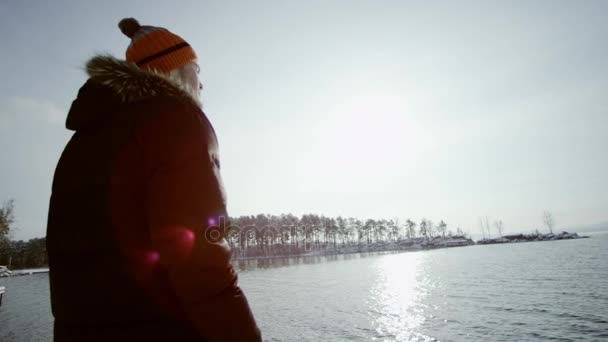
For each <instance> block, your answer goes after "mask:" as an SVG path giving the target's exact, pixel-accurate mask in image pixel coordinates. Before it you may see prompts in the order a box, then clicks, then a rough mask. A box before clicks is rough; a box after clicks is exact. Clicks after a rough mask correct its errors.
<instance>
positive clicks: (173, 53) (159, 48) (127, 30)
mask: <svg viewBox="0 0 608 342" xmlns="http://www.w3.org/2000/svg"><path fill="white" fill-rule="evenodd" d="M118 27H119V28H120V30H121V31H122V33H124V34H125V35H126V36H127V37H129V38H131V44H129V47H128V48H127V52H126V54H125V55H126V59H127V62H131V63H135V64H136V65H137V66H139V67H140V68H142V69H151V70H156V71H159V72H163V73H168V72H170V71H172V70H175V69H178V68H181V67H182V66H184V65H186V64H188V63H190V62H192V61H193V60H195V59H196V53H195V52H194V49H192V47H191V46H190V44H188V43H187V42H186V41H185V40H184V39H182V37H180V36H178V35H176V34H174V33H172V32H170V31H169V30H167V29H165V28H162V27H155V26H141V25H140V24H139V22H138V21H137V20H135V19H134V18H125V19H122V20H121V21H120V22H119V23H118Z"/></svg>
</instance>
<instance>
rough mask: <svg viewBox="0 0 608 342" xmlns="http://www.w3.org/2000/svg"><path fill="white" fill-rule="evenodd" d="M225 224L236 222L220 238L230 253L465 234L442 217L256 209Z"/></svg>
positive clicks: (355, 247) (367, 246)
mask: <svg viewBox="0 0 608 342" xmlns="http://www.w3.org/2000/svg"><path fill="white" fill-rule="evenodd" d="M230 227H236V228H235V229H228V230H227V236H226V238H227V240H228V242H229V243H230V245H231V246H232V249H233V253H234V256H235V257H236V258H239V257H261V256H289V255H301V254H309V253H314V254H339V253H351V252H367V251H381V250H391V249H398V248H397V247H398V244H400V243H401V242H403V241H409V242H410V243H411V242H412V241H413V240H418V241H417V242H419V243H424V242H428V241H431V240H433V239H437V238H443V239H445V238H450V237H460V238H467V237H466V234H465V233H464V232H463V231H462V230H461V229H460V228H457V229H456V231H455V232H454V231H452V230H451V229H449V228H448V225H447V224H446V223H445V222H444V221H443V220H441V221H440V222H439V223H437V224H435V223H434V222H433V221H432V220H428V219H422V220H421V221H420V222H419V223H416V222H414V221H412V220H410V219H408V220H406V221H405V222H404V223H403V224H401V223H400V222H399V220H397V219H390V220H387V219H378V220H376V219H367V220H360V219H358V218H353V217H349V218H344V217H341V216H338V217H326V216H322V215H316V214H306V215H302V216H301V217H298V216H294V215H292V214H282V215H278V216H277V215H266V214H259V215H256V216H240V217H235V218H232V219H231V220H230Z"/></svg>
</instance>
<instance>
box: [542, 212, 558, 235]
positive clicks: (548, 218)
mask: <svg viewBox="0 0 608 342" xmlns="http://www.w3.org/2000/svg"><path fill="white" fill-rule="evenodd" d="M543 222H545V226H547V228H549V233H551V234H553V227H554V226H555V219H553V215H552V214H551V213H550V212H549V211H545V212H544V213H543Z"/></svg>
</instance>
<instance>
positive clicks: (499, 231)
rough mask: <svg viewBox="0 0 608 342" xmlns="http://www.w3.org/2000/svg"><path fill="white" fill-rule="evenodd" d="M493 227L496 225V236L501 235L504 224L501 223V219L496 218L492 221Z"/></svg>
mask: <svg viewBox="0 0 608 342" xmlns="http://www.w3.org/2000/svg"><path fill="white" fill-rule="evenodd" d="M494 227H496V231H497V232H498V236H499V237H501V236H502V230H503V228H504V225H503V224H502V220H496V221H494Z"/></svg>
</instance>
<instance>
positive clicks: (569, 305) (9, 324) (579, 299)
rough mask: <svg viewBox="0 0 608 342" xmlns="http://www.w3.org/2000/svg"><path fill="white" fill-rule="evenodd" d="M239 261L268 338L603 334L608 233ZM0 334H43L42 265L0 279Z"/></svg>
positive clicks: (45, 291) (599, 337)
mask: <svg viewBox="0 0 608 342" xmlns="http://www.w3.org/2000/svg"><path fill="white" fill-rule="evenodd" d="M591 236H592V237H591V238H589V239H580V240H568V241H552V242H529V243H520V244H506V245H490V246H471V247H461V248H452V249H440V250H432V251H419V252H408V253H398V254H375V255H347V256H339V257H332V258H292V259H276V260H270V261H247V262H239V263H238V266H239V269H240V276H239V277H240V283H241V287H242V288H243V289H244V290H245V292H246V293H247V295H248V297H249V301H250V304H251V306H252V309H253V311H254V314H255V315H256V318H257V320H258V324H259V326H260V328H261V330H262V333H263V335H264V340H266V341H344V340H354V341H370V340H376V341H549V340H559V341H608V234H594V235H591ZM0 285H3V286H6V287H7V293H6V294H5V298H4V303H3V305H2V307H0V341H6V342H9V341H14V342H21V341H51V340H52V329H51V326H52V317H51V314H50V307H49V288H48V276H47V275H46V274H38V275H31V276H22V277H14V278H10V279H6V278H3V279H0Z"/></svg>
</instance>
